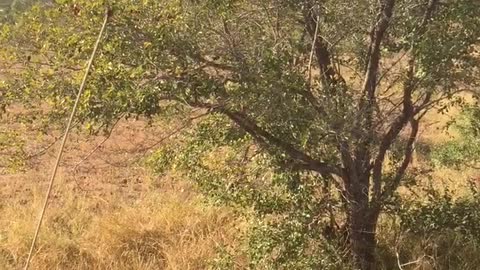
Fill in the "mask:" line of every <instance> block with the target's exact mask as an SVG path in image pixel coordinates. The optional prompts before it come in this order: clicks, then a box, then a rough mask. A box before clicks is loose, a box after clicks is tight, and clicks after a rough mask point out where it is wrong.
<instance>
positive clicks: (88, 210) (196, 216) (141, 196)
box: [0, 121, 245, 269]
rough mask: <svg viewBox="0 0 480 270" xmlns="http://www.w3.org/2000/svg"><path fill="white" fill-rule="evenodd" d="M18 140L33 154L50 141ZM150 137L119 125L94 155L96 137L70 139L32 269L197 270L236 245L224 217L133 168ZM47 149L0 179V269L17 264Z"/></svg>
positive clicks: (154, 132) (49, 155)
mask: <svg viewBox="0 0 480 270" xmlns="http://www.w3.org/2000/svg"><path fill="white" fill-rule="evenodd" d="M6 125H7V124H5V123H4V126H6ZM14 126H15V125H10V127H14ZM15 127H16V128H18V129H22V127H20V126H18V125H17V126H15ZM25 131H27V130H23V132H25ZM24 134H28V136H27V138H26V139H28V141H29V142H30V143H29V145H28V146H27V148H29V150H30V151H32V152H35V151H38V149H42V148H43V147H45V146H48V145H50V144H51V143H52V142H53V141H54V139H53V138H49V139H45V138H41V137H40V139H37V140H35V137H36V136H35V134H34V133H33V132H30V133H28V132H26V133H24ZM159 134H162V132H161V129H159V128H158V127H146V125H145V124H144V123H139V122H137V123H133V122H127V121H125V122H122V123H120V124H119V125H118V126H117V127H116V129H115V131H114V132H113V134H112V136H111V137H110V138H109V139H108V140H107V141H105V143H103V144H102V146H101V147H99V148H97V145H98V144H100V143H101V142H103V141H104V138H103V137H89V136H82V135H74V136H73V137H72V138H71V140H70V145H69V147H68V149H67V154H66V156H65V159H64V162H63V163H62V167H61V172H60V175H59V177H58V181H57V182H56V185H55V191H54V194H53V196H52V197H53V198H52V202H51V204H50V206H49V209H48V212H47V216H46V220H45V222H44V226H43V229H42V232H41V236H40V239H39V244H38V247H37V251H36V253H35V255H34V257H33V262H32V269H206V268H208V267H209V265H210V264H211V263H212V261H213V260H214V259H215V256H216V254H217V251H218V249H219V248H220V247H222V246H225V245H227V244H229V245H230V244H233V243H234V242H235V241H236V238H237V236H238V234H239V233H241V230H242V228H244V227H245V226H244V225H243V224H244V223H243V222H242V221H241V220H239V219H238V218H235V215H233V213H232V211H231V210H229V209H226V208H220V207H216V206H213V205H212V204H209V203H208V202H207V200H205V199H204V198H202V197H201V196H200V195H198V194H197V193H195V191H194V190H193V188H192V187H191V186H189V185H188V184H186V183H184V182H182V181H174V180H172V179H157V178H155V177H153V176H151V175H149V173H148V172H147V171H146V170H145V169H144V168H143V167H142V166H141V162H136V161H137V160H139V159H140V158H141V157H143V156H144V154H145V151H146V149H148V148H149V146H150V145H151V144H152V143H154V142H155V138H159V137H160V136H159ZM93 149H97V150H96V151H95V152H94V153H92V150H93ZM55 150H56V149H55V147H51V148H50V149H49V150H48V151H47V152H46V153H45V154H44V155H42V156H39V157H36V158H33V159H31V160H29V161H28V163H27V167H26V168H24V169H25V171H24V172H17V173H10V174H7V173H6V172H4V175H2V176H0V269H20V268H21V266H22V265H23V263H24V260H25V259H26V255H27V252H28V247H29V241H30V240H31V238H32V234H33V230H34V226H35V224H36V219H37V215H38V211H39V209H40V206H41V204H42V201H43V196H44V191H45V189H46V184H47V178H48V175H49V172H50V165H51V163H52V160H53V159H54V158H53V156H54V154H55ZM86 157H87V159H85V158H86ZM79 162H81V163H79Z"/></svg>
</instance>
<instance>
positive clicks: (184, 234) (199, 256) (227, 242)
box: [0, 110, 478, 269]
mask: <svg viewBox="0 0 480 270" xmlns="http://www.w3.org/2000/svg"><path fill="white" fill-rule="evenodd" d="M457 113H458V112H457V111H455V110H453V111H451V112H450V114H449V115H440V114H437V113H435V114H431V115H429V116H428V117H427V121H428V122H429V123H431V125H427V126H428V128H426V129H425V130H423V131H422V133H421V136H420V141H421V142H424V143H428V144H437V143H442V142H444V141H446V140H448V139H449V138H451V137H452V136H455V134H449V133H447V131H445V130H443V126H444V125H445V124H446V122H448V121H449V120H450V119H451V117H454V116H455V115H456V114H457ZM2 125H3V127H4V128H9V130H16V131H17V133H18V134H22V136H23V139H25V141H26V142H27V144H26V147H25V148H26V151H27V152H28V153H38V152H42V149H44V148H45V147H49V146H50V145H51V144H52V142H54V141H55V138H54V136H45V135H41V136H39V135H38V134H37V132H34V131H32V130H31V129H28V128H26V126H24V125H20V124H16V123H11V122H10V123H9V122H6V120H5V121H4V122H3V123H2ZM167 133H168V130H165V129H164V128H163V127H162V126H161V125H160V124H157V125H153V126H148V125H146V124H145V123H144V122H142V121H137V122H135V121H121V122H120V123H119V124H118V125H117V126H116V127H115V129H114V130H113V132H112V135H111V136H110V137H109V138H108V139H107V138H106V137H104V136H87V135H85V134H83V135H82V134H74V135H73V136H72V137H71V138H70V141H69V142H70V143H69V146H68V148H67V150H66V155H65V158H64V161H63V162H62V165H61V171H60V175H59V177H58V181H57V182H56V185H55V191H54V194H53V196H52V197H53V198H52V202H51V204H50V207H49V209H48V212H47V216H46V220H45V222H44V226H43V229H42V232H41V237H40V239H39V244H38V247H37V251H36V253H35V255H34V257H33V262H32V269H208V268H211V267H212V262H214V260H215V259H216V258H217V257H218V256H219V255H218V251H219V250H220V249H221V248H223V247H228V246H235V245H241V243H240V241H239V237H238V236H239V235H241V234H242V232H244V229H245V228H246V227H247V223H248V222H247V221H245V220H241V219H239V218H238V217H236V215H235V214H234V212H233V210H231V209H227V208H224V207H217V206H214V205H213V204H210V203H208V201H207V200H206V199H205V198H203V197H202V196H200V195H199V194H198V193H197V192H196V191H195V189H194V187H192V186H191V185H189V184H187V183H185V182H183V181H181V180H178V179H173V178H174V177H165V178H161V179H160V178H158V177H155V176H153V175H151V174H150V173H149V172H148V170H147V169H145V168H144V166H143V163H142V162H141V160H142V158H143V157H145V156H146V155H148V153H149V151H151V150H153V149H154V148H152V146H153V145H155V144H156V142H157V141H158V140H160V139H161V138H162V134H167ZM57 136H58V134H57ZM166 143H168V142H166ZM99 145H100V146H99ZM55 146H57V144H54V145H53V147H50V148H48V149H47V150H46V151H45V152H44V153H42V154H41V155H38V156H35V157H33V158H30V159H29V160H28V161H27V163H26V164H25V167H24V168H23V170H20V171H17V172H8V171H4V172H3V175H1V176H0V269H20V268H21V267H22V265H23V263H24V261H25V259H26V255H27V251H28V247H29V242H30V240H31V237H32V234H33V230H34V226H35V224H36V219H37V215H38V210H39V208H40V206H41V203H42V200H43V196H44V192H45V189H46V184H47V178H48V175H49V173H50V169H51V168H50V167H51V164H52V162H53V160H54V155H55V152H56V147H55ZM92 151H93V152H92ZM415 162H416V163H415V164H414V167H417V168H418V167H421V166H422V158H421V157H418V158H417V159H416V161H415ZM475 173H478V172H475V171H473V170H471V171H462V172H458V171H455V170H453V169H439V170H437V171H435V172H433V176H434V177H433V178H431V179H433V180H429V181H430V182H427V181H425V183H424V184H425V185H434V186H435V187H437V188H438V189H440V190H441V189H444V188H445V187H448V188H449V189H453V190H456V192H458V193H462V190H465V189H466V188H467V180H468V178H469V177H471V176H473V175H474V174H475ZM432 181H433V182H432ZM392 222H393V223H392ZM396 229H398V227H397V225H396V224H395V221H392V220H390V219H389V218H388V217H386V218H384V219H383V221H382V223H381V226H380V229H379V231H380V232H379V242H380V243H381V244H389V243H399V242H398V238H397V235H395V233H392V232H395V230H396ZM434 242H436V243H444V244H447V243H448V244H447V245H452V246H455V248H456V249H457V250H461V253H462V254H463V256H465V258H468V257H469V256H472V257H473V254H475V253H476V252H477V251H478V250H477V249H475V248H472V247H471V246H463V248H462V243H456V242H455V239H448V236H446V238H445V239H438V241H434ZM429 243H430V242H429ZM381 244H380V245H381ZM424 244H425V243H422V240H420V241H413V242H412V241H411V240H408V239H405V240H402V242H401V243H399V246H398V250H399V252H400V253H402V254H403V256H405V257H406V258H408V259H411V258H417V259H419V261H418V262H417V263H415V264H414V265H415V267H420V268H412V269H435V268H434V267H435V266H434V265H433V264H432V263H431V260H429V259H428V258H425V257H424V256H425V255H423V254H424V253H423V250H424V249H425V247H424V246H423V245H424ZM432 248H441V247H432ZM382 256H383V259H382V261H383V262H387V264H385V269H390V268H389V267H392V266H391V265H392V264H391V263H393V265H396V260H397V258H396V257H394V254H383V255H382ZM236 261H237V263H238V265H237V266H236V268H239V269H243V268H245V266H246V262H245V260H243V259H242V256H241V255H240V256H239V258H238V259H237V260H236ZM389 261H390V263H388V262H389ZM405 269H408V268H405Z"/></svg>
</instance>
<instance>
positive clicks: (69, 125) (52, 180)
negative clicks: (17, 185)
mask: <svg viewBox="0 0 480 270" xmlns="http://www.w3.org/2000/svg"><path fill="white" fill-rule="evenodd" d="M108 17H109V10H108V9H107V10H106V11H105V18H104V20H103V24H102V28H101V29H100V33H99V34H98V38H97V41H96V43H95V47H94V48H93V52H92V55H91V56H90V60H89V61H88V65H87V69H86V71H85V75H84V77H83V80H82V83H81V85H80V89H79V90H78V93H77V98H76V100H75V104H74V105H73V109H72V113H71V114H70V118H69V119H68V124H67V128H66V130H65V134H64V135H63V139H62V144H61V145H60V150H59V151H58V155H57V160H56V162H55V165H54V167H53V172H52V175H51V177H50V183H49V185H48V190H47V194H46V195H45V202H44V204H43V207H42V210H41V211H40V217H39V219H38V224H37V228H36V229H35V235H34V236H33V239H32V244H31V246H30V251H29V253H28V258H27V262H26V263H25V268H24V270H28V267H29V266H30V261H31V259H32V255H33V251H34V250H35V244H36V242H37V238H38V234H39V232H40V228H41V226H42V221H43V217H44V215H45V211H46V209H47V206H48V201H49V198H50V194H51V193H52V187H53V182H54V180H55V176H56V175H57V171H58V165H59V164H60V160H61V159H62V155H63V150H64V148H65V143H66V141H67V138H68V134H69V131H70V127H71V125H72V122H73V118H74V117H75V113H76V112H77V108H78V104H79V103H80V97H81V96H82V93H83V90H84V88H85V83H86V81H87V77H88V73H89V72H90V68H91V67H92V63H93V59H94V58H95V53H96V52H97V49H98V45H99V44H100V40H101V38H102V36H103V32H104V30H105V26H106V25H107V21H108Z"/></svg>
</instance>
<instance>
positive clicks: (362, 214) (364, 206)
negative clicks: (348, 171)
mask: <svg viewBox="0 0 480 270" xmlns="http://www.w3.org/2000/svg"><path fill="white" fill-rule="evenodd" d="M360 182H364V181H360ZM365 189H368V185H367V186H363V185H360V184H358V185H354V186H353V187H352V192H351V200H350V202H349V204H350V211H349V216H348V223H349V224H348V225H349V241H350V248H351V253H352V255H353V259H354V263H355V265H356V267H357V268H358V269H361V270H374V269H375V249H376V228H377V222H378V216H379V211H378V210H377V209H376V208H373V207H372V206H370V204H369V195H368V192H366V190H365Z"/></svg>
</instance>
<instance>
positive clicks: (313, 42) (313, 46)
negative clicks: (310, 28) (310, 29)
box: [308, 16, 320, 88]
mask: <svg viewBox="0 0 480 270" xmlns="http://www.w3.org/2000/svg"><path fill="white" fill-rule="evenodd" d="M319 21H320V16H317V25H316V26H315V35H314V37H313V41H312V50H311V51H310V58H309V60H308V87H309V88H310V85H311V83H312V60H313V51H314V50H315V45H316V44H315V43H316V42H317V36H318V25H319Z"/></svg>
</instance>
